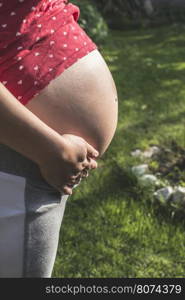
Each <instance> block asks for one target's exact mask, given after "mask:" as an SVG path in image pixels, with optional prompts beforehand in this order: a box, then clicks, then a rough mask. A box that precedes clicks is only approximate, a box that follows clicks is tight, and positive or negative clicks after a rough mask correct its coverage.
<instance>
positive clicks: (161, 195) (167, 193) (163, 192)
mask: <svg viewBox="0 0 185 300" xmlns="http://www.w3.org/2000/svg"><path fill="white" fill-rule="evenodd" d="M172 194H173V188H172V187H171V186H166V187H164V188H162V189H159V190H157V191H156V192H155V193H154V194H153V195H154V197H155V198H157V199H158V200H159V201H161V202H164V203H166V202H167V201H168V200H169V199H170V197H171V196H172Z"/></svg>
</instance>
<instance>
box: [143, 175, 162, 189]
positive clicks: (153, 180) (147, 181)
mask: <svg viewBox="0 0 185 300" xmlns="http://www.w3.org/2000/svg"><path fill="white" fill-rule="evenodd" d="M139 181H140V183H141V184H142V185H143V186H150V185H155V184H157V183H158V179H157V177H156V176H154V175H151V174H144V175H142V176H141V177H140V178H139Z"/></svg>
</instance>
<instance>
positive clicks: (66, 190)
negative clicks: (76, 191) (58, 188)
mask: <svg viewBox="0 0 185 300" xmlns="http://www.w3.org/2000/svg"><path fill="white" fill-rule="evenodd" d="M62 191H63V192H64V194H67V195H72V193H73V192H72V188H71V187H69V186H67V185H65V186H64V188H63V190H62Z"/></svg>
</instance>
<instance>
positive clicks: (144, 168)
mask: <svg viewBox="0 0 185 300" xmlns="http://www.w3.org/2000/svg"><path fill="white" fill-rule="evenodd" d="M131 170H132V172H133V173H134V175H136V176H142V175H143V174H146V173H147V172H148V171H149V169H148V165H147V164H142V165H138V166H134V167H132V169H131Z"/></svg>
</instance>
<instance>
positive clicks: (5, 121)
mask: <svg viewBox="0 0 185 300" xmlns="http://www.w3.org/2000/svg"><path fill="white" fill-rule="evenodd" d="M59 140H60V141H61V145H62V138H61V136H60V135H59V134H58V133H57V132H56V131H55V130H53V129H52V128H50V127H49V126H47V125H46V124H45V123H44V122H42V121H41V120H40V119H39V118H38V117H37V116H36V115H34V114H33V113H32V112H31V111H29V110H28V109H27V108H26V107H25V106H24V105H22V104H21V103H20V102H19V101H18V100H17V99H16V98H15V97H14V96H13V95H12V94H11V93H10V92H9V91H8V90H7V89H6V88H5V87H4V86H3V85H2V84H1V83H0V143H2V144H5V145H7V146H9V147H11V148H13V149H14V150H16V151H17V152H20V153H21V154H23V155H25V156H26V157H28V158H29V159H31V160H33V161H34V162H36V163H39V162H40V161H41V160H43V159H44V157H47V156H48V155H49V153H51V151H52V149H53V150H54V147H55V146H56V147H58V144H59V143H58V141H59Z"/></svg>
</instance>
